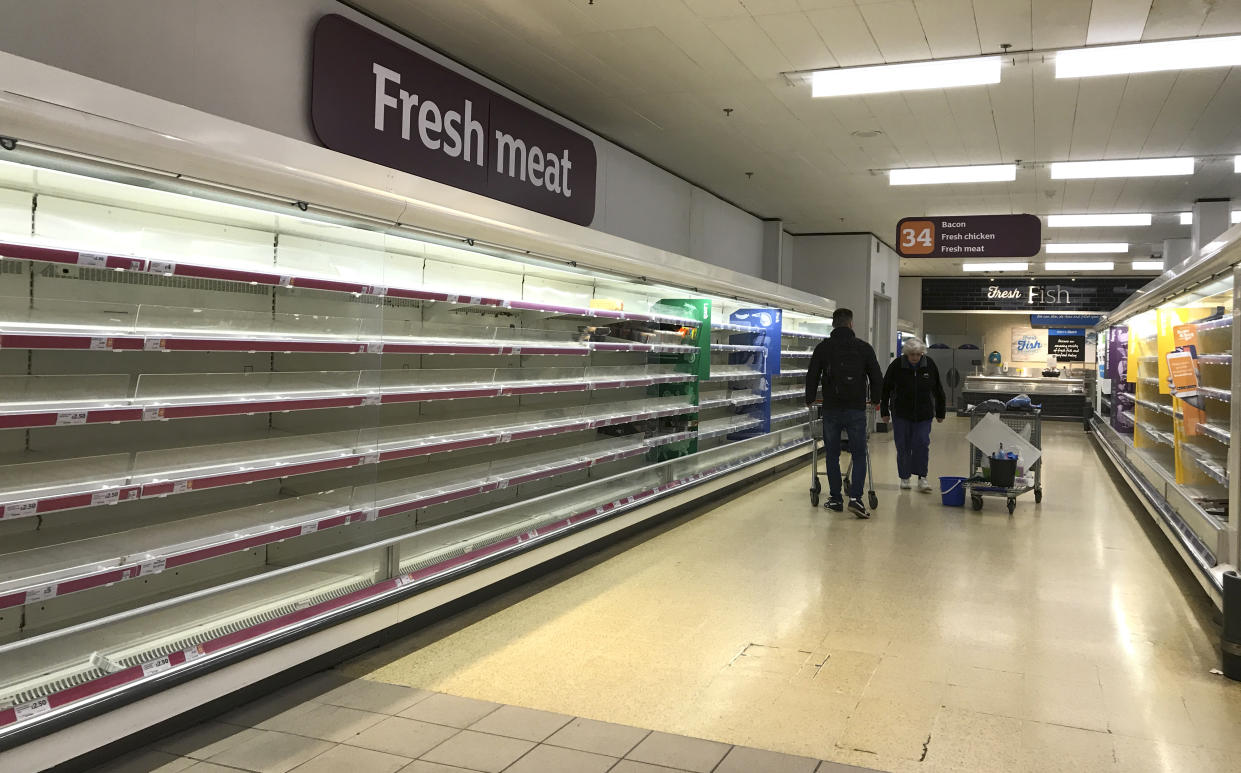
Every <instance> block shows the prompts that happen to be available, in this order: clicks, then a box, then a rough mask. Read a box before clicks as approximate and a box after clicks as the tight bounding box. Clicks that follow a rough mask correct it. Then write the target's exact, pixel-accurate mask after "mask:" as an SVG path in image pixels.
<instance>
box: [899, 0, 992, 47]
mask: <svg viewBox="0 0 1241 773" xmlns="http://www.w3.org/2000/svg"><path fill="white" fill-rule="evenodd" d="M914 7H915V9H916V10H917V12H918V19H919V20H921V22H922V30H923V32H924V33H925V35H926V40H927V43H928V45H929V46H930V49H931V56H932V57H934V58H935V59H944V58H951V57H958V56H976V55H977V54H979V53H981V52H982V47H981V46H980V45H979V43H978V26H977V25H976V24H975V23H974V4H973V2H972V0H914Z"/></svg>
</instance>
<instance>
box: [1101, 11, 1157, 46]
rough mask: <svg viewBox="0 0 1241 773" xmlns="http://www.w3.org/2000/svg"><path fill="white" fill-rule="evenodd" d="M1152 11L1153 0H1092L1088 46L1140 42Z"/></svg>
mask: <svg viewBox="0 0 1241 773" xmlns="http://www.w3.org/2000/svg"><path fill="white" fill-rule="evenodd" d="M1150 10H1151V0H1091V3H1090V28H1089V30H1087V32H1086V44H1087V45H1091V46H1097V45H1099V44H1102V43H1123V42H1125V41H1127V40H1140V39H1141V38H1142V31H1143V30H1144V29H1146V17H1147V16H1148V15H1150Z"/></svg>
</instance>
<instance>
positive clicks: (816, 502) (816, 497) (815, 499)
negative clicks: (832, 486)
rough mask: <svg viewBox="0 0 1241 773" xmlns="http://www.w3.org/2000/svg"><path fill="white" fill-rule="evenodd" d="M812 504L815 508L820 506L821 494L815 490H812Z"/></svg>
mask: <svg viewBox="0 0 1241 773" xmlns="http://www.w3.org/2000/svg"><path fill="white" fill-rule="evenodd" d="M810 504H811V505H813V506H814V507H818V506H819V492H817V491H815V490H814V489H810Z"/></svg>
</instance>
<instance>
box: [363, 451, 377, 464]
mask: <svg viewBox="0 0 1241 773" xmlns="http://www.w3.org/2000/svg"><path fill="white" fill-rule="evenodd" d="M378 463H379V452H378V451H372V452H371V453H369V454H367V455H366V456H363V457H362V464H378Z"/></svg>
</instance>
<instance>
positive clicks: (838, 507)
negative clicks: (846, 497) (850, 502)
mask: <svg viewBox="0 0 1241 773" xmlns="http://www.w3.org/2000/svg"><path fill="white" fill-rule="evenodd" d="M823 506H824V507H826V508H827V509H828V510H832V511H835V512H837V513H843V512H844V510H845V503H844V501H842V500H841V498H840V497H828V500H827V501H826V502H824V503H823Z"/></svg>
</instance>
